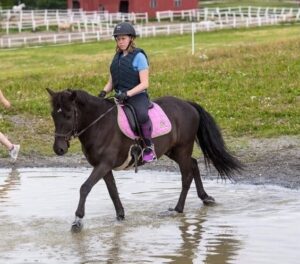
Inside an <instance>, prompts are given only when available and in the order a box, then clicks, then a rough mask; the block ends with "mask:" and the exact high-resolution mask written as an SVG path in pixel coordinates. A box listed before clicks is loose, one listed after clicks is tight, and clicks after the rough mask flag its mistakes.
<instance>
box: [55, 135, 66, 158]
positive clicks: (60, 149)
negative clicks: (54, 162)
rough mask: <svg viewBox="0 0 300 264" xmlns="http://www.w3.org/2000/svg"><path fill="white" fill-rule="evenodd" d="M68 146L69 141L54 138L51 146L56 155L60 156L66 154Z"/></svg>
mask: <svg viewBox="0 0 300 264" xmlns="http://www.w3.org/2000/svg"><path fill="white" fill-rule="evenodd" d="M69 146H70V144H69V141H66V140H61V139H57V138H56V139H55V141H54V144H53V150H54V152H55V154H56V155H58V156H62V155H64V154H66V153H67V152H68V149H69Z"/></svg>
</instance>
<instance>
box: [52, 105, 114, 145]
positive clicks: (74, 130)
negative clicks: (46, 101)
mask: <svg viewBox="0 0 300 264" xmlns="http://www.w3.org/2000/svg"><path fill="white" fill-rule="evenodd" d="M115 107H116V105H114V106H112V107H111V108H109V109H108V110H107V111H105V112H104V113H103V114H101V115H100V116H99V117H98V118H96V119H95V120H94V121H93V122H92V123H90V124H89V125H88V126H87V127H85V128H83V129H82V130H80V131H79V132H77V126H78V122H77V117H78V113H77V108H76V107H75V110H74V112H75V122H74V123H73V128H72V130H70V131H69V132H67V133H65V134H60V133H55V134H54V135H55V137H64V138H65V140H66V141H69V140H70V139H71V137H72V136H73V137H74V138H76V137H79V136H80V135H82V134H83V133H84V132H85V131H87V130H88V129H89V128H90V127H91V126H93V125H95V124H96V123H97V122H98V121H99V120H100V119H102V118H103V117H104V116H106V115H107V114H108V113H109V112H110V111H112V110H113V109H114V108H115Z"/></svg>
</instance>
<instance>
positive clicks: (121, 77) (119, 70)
mask: <svg viewBox="0 0 300 264" xmlns="http://www.w3.org/2000/svg"><path fill="white" fill-rule="evenodd" d="M139 52H142V53H143V54H144V55H145V56H146V58H147V55H146V53H145V52H144V51H143V50H142V49H139V48H135V49H134V51H133V52H129V53H128V54H127V55H126V56H123V53H122V52H118V53H116V55H115V56H114V58H113V60H112V63H111V65H110V73H111V77H112V83H113V88H114V90H115V92H116V93H119V92H126V91H128V90H131V89H132V88H134V87H135V86H137V85H138V84H139V83H140V82H141V81H140V76H139V72H138V71H135V70H134V68H133V66H132V62H133V60H134V57H135V56H136V54H138V53H139Z"/></svg>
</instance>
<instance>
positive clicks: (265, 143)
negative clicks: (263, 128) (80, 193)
mask: <svg viewBox="0 0 300 264" xmlns="http://www.w3.org/2000/svg"><path fill="white" fill-rule="evenodd" d="M235 152H236V153H235V155H236V156H237V157H238V158H239V159H240V160H241V161H242V162H243V163H244V164H245V170H244V171H243V172H242V173H241V174H237V175H235V176H234V181H235V182H237V183H239V182H241V183H250V184H273V185H279V186H283V187H288V188H292V189H299V188H300V137H299V136H284V137H280V138H271V139H247V144H246V145H245V146H243V147H237V150H236V151H235ZM0 166H1V167H2V168H3V167H6V168H8V167H12V166H15V167H16V168H22V167H90V165H89V164H88V163H87V161H86V159H85V158H84V156H83V155H70V154H67V155H65V156H63V157H58V156H53V157H40V156H35V155H33V156H26V157H25V156H20V157H19V158H18V160H17V162H16V163H15V164H12V163H11V162H10V161H9V159H8V158H0ZM199 167H200V172H201V175H202V177H203V179H214V178H217V177H218V176H217V173H216V171H215V170H214V168H211V169H210V170H208V169H206V168H205V166H204V161H203V158H199ZM141 169H147V170H159V171H179V169H178V166H177V165H176V163H174V162H173V161H170V160H169V159H167V158H165V157H162V158H161V159H160V160H158V161H157V162H155V163H152V164H147V165H144V166H143V167H141Z"/></svg>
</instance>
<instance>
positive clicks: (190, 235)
mask: <svg viewBox="0 0 300 264" xmlns="http://www.w3.org/2000/svg"><path fill="white" fill-rule="evenodd" d="M89 173H90V170H89V169H69V168H68V169H65V168H59V169H53V168H43V169H41V168H31V169H18V170H10V169H0V237H1V239H0V263H179V264H180V263H184V264H186V263H208V264H222V263H243V264H245V263H246V264H247V263H251V264H253V263H256V264H257V263H262V264H265V263H272V264H274V263H289V264H292V263H295V264H296V263H299V258H300V245H299V237H300V226H299V223H300V221H299V220H300V195H299V194H300V191H297V190H289V189H285V188H280V187H275V186H252V185H240V184H232V183H230V182H222V181H218V182H217V181H204V186H205V189H206V191H207V192H208V193H209V194H210V195H212V196H214V198H215V199H216V201H217V205H216V206H213V207H206V206H203V205H202V203H201V201H200V200H199V199H198V198H197V194H196V190H195V187H194V185H192V187H191V190H190V192H189V194H188V197H187V201H186V206H185V212H184V214H174V213H170V212H168V211H167V209H168V208H169V207H174V206H175V205H176V203H177V199H178V197H179V193H180V188H181V181H180V176H179V175H178V174H177V173H167V172H156V171H140V172H139V173H138V174H134V173H133V172H119V173H115V178H116V182H117V186H118V189H119V193H120V197H121V200H122V202H123V206H124V208H125V213H126V220H125V221H122V222H118V221H116V220H115V210H114V207H113V205H112V202H111V200H110V197H109V195H108V192H107V190H106V186H105V184H104V182H103V181H100V182H99V183H98V184H97V185H96V186H95V187H94V188H93V190H92V191H91V193H90V195H89V196H88V199H87V203H86V217H85V220H84V224H85V226H84V229H83V231H82V232H81V233H79V234H72V233H71V232H70V227H71V223H72V221H73V220H74V212H75V210H76V207H77V202H78V199H79V188H80V186H81V184H82V183H83V182H84V180H85V179H86V178H87V177H88V175H89Z"/></svg>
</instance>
